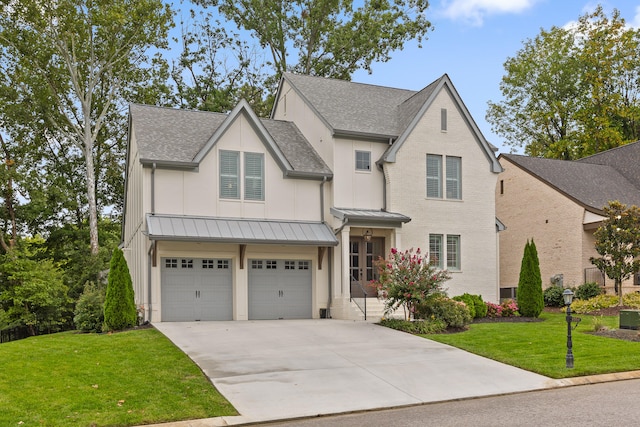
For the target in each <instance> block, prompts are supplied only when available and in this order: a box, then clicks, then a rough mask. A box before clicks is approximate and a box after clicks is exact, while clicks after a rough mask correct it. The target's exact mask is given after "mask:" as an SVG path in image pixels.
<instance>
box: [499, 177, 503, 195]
mask: <svg viewBox="0 0 640 427" xmlns="http://www.w3.org/2000/svg"><path fill="white" fill-rule="evenodd" d="M500 194H504V179H501V180H500Z"/></svg>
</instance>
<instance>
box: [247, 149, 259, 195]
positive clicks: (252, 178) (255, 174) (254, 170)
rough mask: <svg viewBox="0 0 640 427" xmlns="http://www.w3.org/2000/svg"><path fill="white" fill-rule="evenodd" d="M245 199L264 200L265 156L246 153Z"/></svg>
mask: <svg viewBox="0 0 640 427" xmlns="http://www.w3.org/2000/svg"><path fill="white" fill-rule="evenodd" d="M244 198H245V200H264V154H262V153H244Z"/></svg>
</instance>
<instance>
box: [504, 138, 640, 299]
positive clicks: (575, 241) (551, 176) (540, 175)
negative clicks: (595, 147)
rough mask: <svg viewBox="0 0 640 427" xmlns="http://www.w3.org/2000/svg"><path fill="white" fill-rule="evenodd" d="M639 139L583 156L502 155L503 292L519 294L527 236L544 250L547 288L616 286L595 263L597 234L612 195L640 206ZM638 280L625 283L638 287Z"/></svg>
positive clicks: (543, 272)
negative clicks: (518, 287)
mask: <svg viewBox="0 0 640 427" xmlns="http://www.w3.org/2000/svg"><path fill="white" fill-rule="evenodd" d="M639 158H640V142H636V143H632V144H628V145H625V146H622V147H618V148H614V149H611V150H608V151H604V152H602V153H599V154H596V155H593V156H590V157H586V158H583V159H580V160H576V161H566V160H554V159H543V158H535V157H528V156H521V155H514V154H501V155H500V156H499V157H498V160H499V161H500V164H501V165H502V167H503V169H504V171H503V172H502V173H501V174H500V176H499V182H498V185H497V187H496V214H497V215H498V217H499V218H500V219H501V220H502V221H503V222H504V224H505V225H506V227H507V228H506V230H505V231H503V232H501V233H500V290H501V296H502V297H503V298H507V297H514V296H515V289H516V288H517V286H518V278H519V274H520V264H521V261H522V255H523V251H524V246H525V243H526V241H527V239H531V238H533V239H534V241H535V244H536V248H537V250H538V258H539V260H540V272H541V275H542V280H543V287H546V286H549V285H550V284H551V283H552V282H553V283H557V284H560V283H562V284H563V285H564V286H578V285H581V284H583V283H586V282H597V283H599V284H601V285H602V286H605V287H606V288H607V289H608V290H610V291H611V292H613V281H611V280H610V279H608V278H606V277H604V276H603V275H602V273H600V271H599V270H598V269H597V268H595V266H594V265H593V264H591V262H590V261H589V259H590V258H591V257H597V256H599V255H598V253H597V252H596V250H595V238H594V234H593V233H594V232H595V230H596V229H597V228H598V227H599V226H600V224H601V222H602V220H603V219H604V216H603V215H604V211H603V208H604V207H605V206H606V205H607V204H608V203H609V201H612V200H618V201H620V202H622V203H624V204H626V205H637V206H640V171H639V169H638V167H637V159H639ZM636 285H638V278H637V277H636V278H635V279H634V280H630V281H628V282H626V283H623V289H625V292H626V291H630V290H635V288H633V287H634V286H636Z"/></svg>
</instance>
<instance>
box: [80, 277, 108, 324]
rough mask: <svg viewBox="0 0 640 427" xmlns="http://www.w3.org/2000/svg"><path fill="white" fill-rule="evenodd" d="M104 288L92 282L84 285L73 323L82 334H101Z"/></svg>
mask: <svg viewBox="0 0 640 427" xmlns="http://www.w3.org/2000/svg"><path fill="white" fill-rule="evenodd" d="M104 296H105V289H104V287H99V286H97V285H96V284H95V283H93V282H87V283H86V284H85V285H84V291H83V292H82V294H81V295H80V298H78V302H77V303H76V309H75V311H74V317H73V323H74V324H75V325H76V329H78V330H80V331H83V332H102V326H103V323H104Z"/></svg>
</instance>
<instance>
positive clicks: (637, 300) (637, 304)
mask: <svg viewBox="0 0 640 427" xmlns="http://www.w3.org/2000/svg"><path fill="white" fill-rule="evenodd" d="M622 304H623V305H626V306H628V307H632V308H637V309H640V293H639V292H632V293H630V294H625V295H623V296H622Z"/></svg>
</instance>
